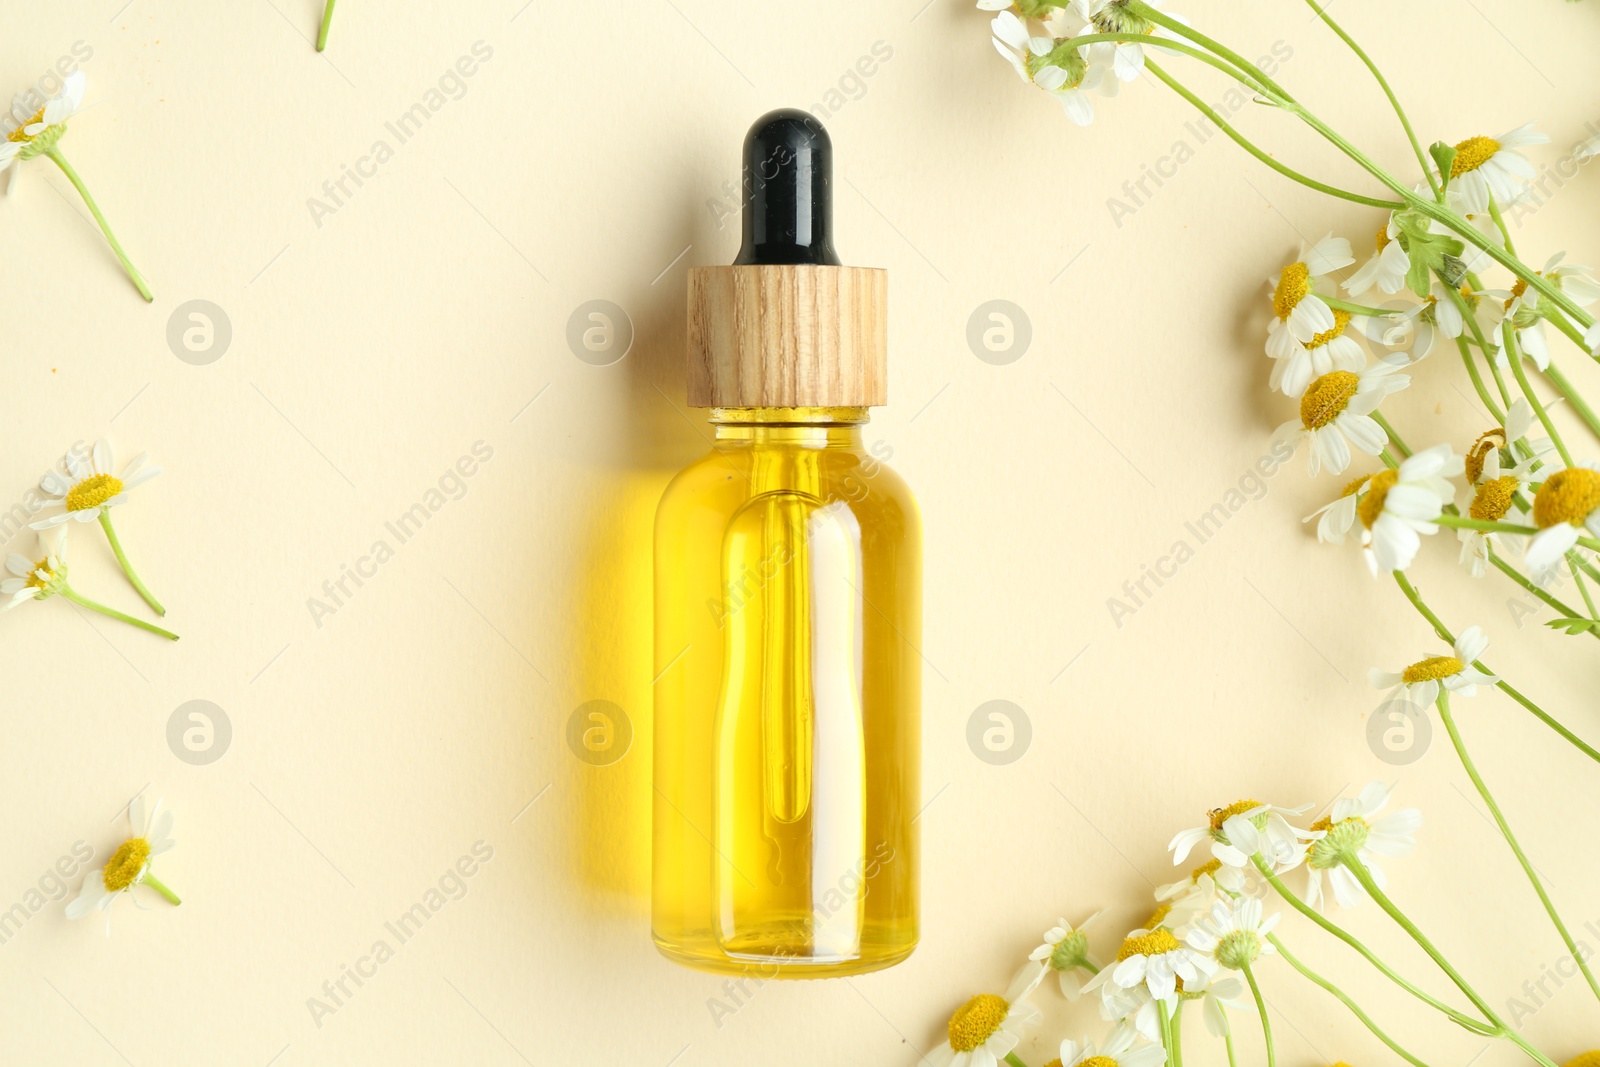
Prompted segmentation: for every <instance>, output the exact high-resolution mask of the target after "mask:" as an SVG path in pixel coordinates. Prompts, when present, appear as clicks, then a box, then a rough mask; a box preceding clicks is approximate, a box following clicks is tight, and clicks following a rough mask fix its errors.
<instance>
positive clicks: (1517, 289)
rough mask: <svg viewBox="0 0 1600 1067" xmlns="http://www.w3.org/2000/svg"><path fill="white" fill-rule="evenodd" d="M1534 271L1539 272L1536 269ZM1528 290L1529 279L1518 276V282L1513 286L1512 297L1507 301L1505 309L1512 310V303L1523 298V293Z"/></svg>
mask: <svg viewBox="0 0 1600 1067" xmlns="http://www.w3.org/2000/svg"><path fill="white" fill-rule="evenodd" d="M1534 273H1535V274H1537V273H1538V272H1537V271H1535V272H1534ZM1527 291H1528V280H1527V279H1526V278H1518V279H1517V284H1515V285H1513V286H1512V287H1511V298H1510V299H1509V300H1507V301H1506V302H1505V310H1507V311H1510V310H1511V305H1512V304H1515V303H1516V302H1517V301H1518V300H1520V299H1521V298H1522V294H1523V293H1526V292H1527Z"/></svg>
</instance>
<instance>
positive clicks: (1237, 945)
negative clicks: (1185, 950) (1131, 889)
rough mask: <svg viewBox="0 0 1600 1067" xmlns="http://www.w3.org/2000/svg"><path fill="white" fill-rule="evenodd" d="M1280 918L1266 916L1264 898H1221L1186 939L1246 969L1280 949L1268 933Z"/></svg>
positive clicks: (1230, 964) (1227, 963)
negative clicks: (1273, 944) (1263, 907)
mask: <svg viewBox="0 0 1600 1067" xmlns="http://www.w3.org/2000/svg"><path fill="white" fill-rule="evenodd" d="M1313 847H1314V846H1313ZM1279 918H1280V916H1279V915H1278V914H1276V913H1274V914H1272V915H1269V916H1266V917H1265V918H1263V917H1262V914H1261V901H1259V900H1257V899H1256V898H1255V897H1239V898H1237V899H1235V900H1229V901H1220V900H1219V901H1217V902H1216V903H1215V904H1213V905H1211V910H1210V911H1209V912H1207V913H1206V914H1205V915H1203V916H1201V917H1200V918H1199V919H1198V920H1196V922H1195V923H1194V925H1193V926H1191V927H1190V928H1189V932H1188V934H1187V935H1185V937H1184V942H1185V943H1186V944H1187V945H1188V946H1189V947H1190V948H1192V949H1194V950H1195V951H1197V952H1203V953H1205V954H1206V955H1208V956H1210V957H1211V958H1212V959H1213V960H1216V961H1217V962H1218V963H1219V964H1221V965H1222V966H1224V967H1226V968H1228V970H1230V971H1242V970H1244V969H1245V968H1246V967H1248V966H1250V965H1251V964H1252V963H1254V962H1255V961H1256V960H1258V959H1260V958H1261V957H1262V956H1270V955H1272V954H1273V953H1275V952H1276V951H1277V949H1275V948H1273V947H1272V943H1271V942H1270V941H1268V940H1267V935H1268V934H1270V933H1272V931H1273V928H1274V927H1276V926H1277V925H1278V919H1279Z"/></svg>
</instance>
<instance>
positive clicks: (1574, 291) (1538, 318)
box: [1484, 252, 1600, 370]
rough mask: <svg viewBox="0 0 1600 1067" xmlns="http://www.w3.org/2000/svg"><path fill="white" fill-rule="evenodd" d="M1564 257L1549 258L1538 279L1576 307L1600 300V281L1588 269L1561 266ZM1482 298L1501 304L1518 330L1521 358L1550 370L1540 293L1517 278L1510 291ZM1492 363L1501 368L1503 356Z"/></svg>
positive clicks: (1506, 316)
mask: <svg viewBox="0 0 1600 1067" xmlns="http://www.w3.org/2000/svg"><path fill="white" fill-rule="evenodd" d="M1565 258H1566V253H1565V252H1557V253H1556V254H1555V255H1553V256H1551V257H1550V258H1549V259H1548V260H1547V261H1546V262H1545V265H1544V269H1543V270H1541V271H1539V272H1538V274H1539V276H1540V277H1542V278H1544V279H1545V280H1546V281H1548V282H1549V283H1550V284H1552V285H1554V286H1555V287H1556V288H1557V289H1559V290H1560V291H1561V293H1562V294H1563V295H1564V296H1566V297H1567V299H1569V300H1571V301H1572V302H1573V303H1574V304H1577V305H1578V306H1579V307H1588V306H1589V305H1590V304H1593V303H1594V302H1595V301H1596V300H1600V282H1597V281H1595V279H1594V277H1593V275H1592V274H1591V273H1590V271H1591V268H1589V267H1585V266H1581V265H1579V264H1576V263H1563V262H1562V260H1563V259H1565ZM1484 295H1485V296H1490V295H1492V296H1495V297H1498V298H1500V300H1501V301H1502V304H1501V308H1502V317H1503V318H1507V319H1510V320H1511V325H1512V327H1513V328H1514V329H1515V330H1516V331H1517V343H1518V344H1519V345H1520V346H1521V348H1522V353H1523V355H1525V356H1527V357H1528V358H1529V359H1531V360H1533V363H1534V366H1536V367H1538V368H1539V369H1540V370H1544V369H1546V368H1547V367H1549V366H1550V345H1549V342H1548V341H1547V340H1546V339H1545V335H1544V315H1543V314H1542V313H1541V311H1540V307H1539V299H1540V294H1539V290H1537V289H1535V288H1533V287H1532V286H1530V285H1529V284H1528V283H1527V282H1526V281H1524V280H1523V279H1521V278H1518V279H1517V281H1516V284H1515V285H1513V286H1512V287H1511V288H1510V289H1509V290H1503V289H1497V290H1493V291H1490V292H1486V293H1485V294H1484ZM1495 362H1496V363H1498V364H1499V365H1500V366H1502V367H1503V366H1505V365H1506V364H1505V353H1504V352H1501V353H1499V355H1498V356H1497V358H1496V360H1495Z"/></svg>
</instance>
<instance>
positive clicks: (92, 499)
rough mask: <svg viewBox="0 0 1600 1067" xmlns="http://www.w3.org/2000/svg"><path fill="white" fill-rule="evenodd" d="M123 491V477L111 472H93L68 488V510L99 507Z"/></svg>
mask: <svg viewBox="0 0 1600 1067" xmlns="http://www.w3.org/2000/svg"><path fill="white" fill-rule="evenodd" d="M120 492H122V479H120V478H113V477H112V476H111V475H109V474H91V475H90V476H89V477H87V478H85V479H84V480H83V481H81V482H79V483H78V484H77V485H75V486H73V487H72V488H71V489H68V490H67V510H68V511H83V510H85V509H86V508H97V507H99V506H100V505H101V504H104V503H105V502H106V501H107V500H110V499H111V498H112V497H114V496H116V495H117V494H118V493H120Z"/></svg>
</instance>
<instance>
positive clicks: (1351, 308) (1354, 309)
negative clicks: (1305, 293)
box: [1317, 293, 1394, 319]
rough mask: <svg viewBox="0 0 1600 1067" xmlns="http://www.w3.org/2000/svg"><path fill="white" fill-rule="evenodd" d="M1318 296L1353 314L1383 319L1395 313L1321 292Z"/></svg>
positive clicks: (1333, 305) (1332, 305) (1332, 306)
mask: <svg viewBox="0 0 1600 1067" xmlns="http://www.w3.org/2000/svg"><path fill="white" fill-rule="evenodd" d="M1317 298H1318V299H1319V300H1321V301H1322V302H1323V303H1324V304H1327V305H1328V306H1329V307H1331V308H1338V309H1339V310H1340V311H1348V312H1350V314H1352V315H1366V316H1368V317H1370V318H1375V319H1383V318H1388V317H1389V316H1390V315H1393V314H1394V311H1393V310H1392V309H1391V310H1387V311H1386V310H1384V309H1383V308H1375V307H1368V306H1367V305H1366V304H1353V303H1351V302H1350V301H1348V300H1340V299H1339V298H1338V297H1333V296H1324V295H1323V294H1321V293H1318V294H1317Z"/></svg>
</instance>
